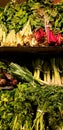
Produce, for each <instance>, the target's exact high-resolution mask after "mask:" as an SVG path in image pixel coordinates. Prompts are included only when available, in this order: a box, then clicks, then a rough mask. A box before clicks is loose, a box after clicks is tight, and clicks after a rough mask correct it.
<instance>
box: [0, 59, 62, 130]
mask: <svg viewBox="0 0 63 130" xmlns="http://www.w3.org/2000/svg"><path fill="white" fill-rule="evenodd" d="M32 68H33V70H32V71H30V70H29V68H27V67H26V66H21V65H18V64H17V63H13V62H11V63H10V62H7V61H5V62H3V61H0V78H1V79H2V78H4V79H7V81H8V82H7V85H8V83H10V81H11V80H12V81H13V80H17V84H16V86H13V88H9V85H8V88H9V89H10V90H8V88H5V86H6V85H3V84H2V86H1V84H0V129H1V130H8V129H9V130H62V129H63V81H62V80H63V59H62V58H60V57H58V58H50V59H49V61H48V60H46V59H45V58H44V59H36V60H33V61H32ZM2 76H3V77H2ZM12 85H13V84H12ZM3 88H5V90H3ZM53 124H54V125H53Z"/></svg>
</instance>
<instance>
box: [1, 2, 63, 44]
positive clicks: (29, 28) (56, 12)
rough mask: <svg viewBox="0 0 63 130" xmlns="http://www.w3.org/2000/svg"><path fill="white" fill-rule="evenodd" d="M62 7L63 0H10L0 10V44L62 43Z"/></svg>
mask: <svg viewBox="0 0 63 130" xmlns="http://www.w3.org/2000/svg"><path fill="white" fill-rule="evenodd" d="M62 8H63V2H61V3H58V4H53V2H52V1H47V0H46V1H40V2H39V1H38V0H36V1H33V0H28V1H27V2H23V3H19V4H18V3H17V2H16V1H11V2H10V3H8V4H7V5H6V6H5V8H4V9H0V10H1V11H0V44H1V46H18V45H20V46H31V47H34V46H36V47H37V46H51V45H53V46H59V45H61V46H62V44H63V13H62ZM52 12H53V13H52ZM47 30H48V31H47ZM10 37H11V38H10Z"/></svg>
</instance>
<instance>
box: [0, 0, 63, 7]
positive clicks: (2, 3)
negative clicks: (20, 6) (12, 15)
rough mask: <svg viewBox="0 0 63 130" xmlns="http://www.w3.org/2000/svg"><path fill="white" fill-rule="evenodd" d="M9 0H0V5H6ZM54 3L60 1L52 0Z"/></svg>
mask: <svg viewBox="0 0 63 130" xmlns="http://www.w3.org/2000/svg"><path fill="white" fill-rule="evenodd" d="M9 1H10V0H0V6H2V7H4V6H5V5H6V3H7V2H9ZM17 1H18V2H20V1H21V2H23V1H24V0H17ZM53 1H54V3H57V2H60V1H61V0H53Z"/></svg>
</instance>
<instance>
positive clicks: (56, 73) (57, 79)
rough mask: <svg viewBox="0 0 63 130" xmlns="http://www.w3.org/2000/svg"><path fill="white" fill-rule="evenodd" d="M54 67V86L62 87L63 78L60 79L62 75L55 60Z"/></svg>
mask: <svg viewBox="0 0 63 130" xmlns="http://www.w3.org/2000/svg"><path fill="white" fill-rule="evenodd" d="M52 67H53V71H54V77H55V79H54V84H55V85H61V78H60V73H59V71H58V68H57V66H56V65H55V58H53V59H52Z"/></svg>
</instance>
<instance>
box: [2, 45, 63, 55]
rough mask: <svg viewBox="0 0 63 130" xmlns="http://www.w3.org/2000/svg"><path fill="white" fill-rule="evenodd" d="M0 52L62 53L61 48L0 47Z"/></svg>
mask: <svg viewBox="0 0 63 130" xmlns="http://www.w3.org/2000/svg"><path fill="white" fill-rule="evenodd" d="M0 52H21V53H26V52H27V53H56V54H58V53H63V47H59V46H56V47H55V46H53V47H52V46H48V47H29V46H27V47H26V46H23V47H0Z"/></svg>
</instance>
